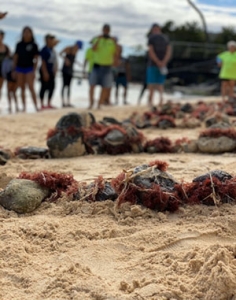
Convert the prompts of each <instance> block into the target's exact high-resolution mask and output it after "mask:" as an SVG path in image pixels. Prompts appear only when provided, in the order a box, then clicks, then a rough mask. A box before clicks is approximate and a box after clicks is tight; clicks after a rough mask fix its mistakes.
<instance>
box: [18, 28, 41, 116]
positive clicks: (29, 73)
mask: <svg viewBox="0 0 236 300" xmlns="http://www.w3.org/2000/svg"><path fill="white" fill-rule="evenodd" d="M38 54H39V51H38V46H37V44H36V43H35V41H34V35H33V31H32V29H31V28H30V27H28V26H26V27H25V28H23V31H22V38H21V41H20V42H19V43H17V45H16V50H15V54H14V67H15V73H16V74H14V76H16V79H17V86H18V87H19V88H20V89H21V99H22V106H23V112H25V111H26V99H25V88H26V85H27V86H28V87H29V90H30V93H31V97H32V100H33V103H34V107H35V110H36V111H38V106H37V97H36V93H35V89H34V80H35V71H36V68H37V63H38Z"/></svg>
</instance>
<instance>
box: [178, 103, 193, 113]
mask: <svg viewBox="0 0 236 300" xmlns="http://www.w3.org/2000/svg"><path fill="white" fill-rule="evenodd" d="M180 110H181V111H183V112H185V113H191V112H193V106H192V105H191V104H190V103H186V104H184V105H183V106H181V108H180Z"/></svg>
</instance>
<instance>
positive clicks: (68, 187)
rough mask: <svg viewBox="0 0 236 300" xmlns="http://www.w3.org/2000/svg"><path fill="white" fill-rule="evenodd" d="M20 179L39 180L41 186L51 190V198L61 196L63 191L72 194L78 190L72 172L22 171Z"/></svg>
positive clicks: (54, 198)
mask: <svg viewBox="0 0 236 300" xmlns="http://www.w3.org/2000/svg"><path fill="white" fill-rule="evenodd" d="M18 178H19V179H28V180H32V181H34V182H37V183H38V184H39V185H40V186H42V187H44V188H47V189H49V190H50V196H49V199H50V200H56V199H58V198H60V196H61V195H62V193H65V194H66V195H72V194H75V193H77V191H78V182H77V181H76V180H75V179H74V177H73V175H71V174H63V173H56V172H49V171H41V172H35V173H28V172H21V173H20V175H19V176H18Z"/></svg>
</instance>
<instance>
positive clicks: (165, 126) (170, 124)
mask: <svg viewBox="0 0 236 300" xmlns="http://www.w3.org/2000/svg"><path fill="white" fill-rule="evenodd" d="M158 127H159V128H160V129H168V128H174V127H175V124H174V123H173V122H171V121H170V120H168V119H163V120H160V121H159V122H158Z"/></svg>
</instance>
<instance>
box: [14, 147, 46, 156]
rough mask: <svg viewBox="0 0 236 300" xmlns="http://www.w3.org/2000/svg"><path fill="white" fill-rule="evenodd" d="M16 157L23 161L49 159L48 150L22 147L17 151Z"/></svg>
mask: <svg viewBox="0 0 236 300" xmlns="http://www.w3.org/2000/svg"><path fill="white" fill-rule="evenodd" d="M16 155H17V156H18V157H19V158H23V159H27V158H28V159H37V158H50V154H49V150H48V148H38V147H23V148H19V149H17V152H16Z"/></svg>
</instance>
